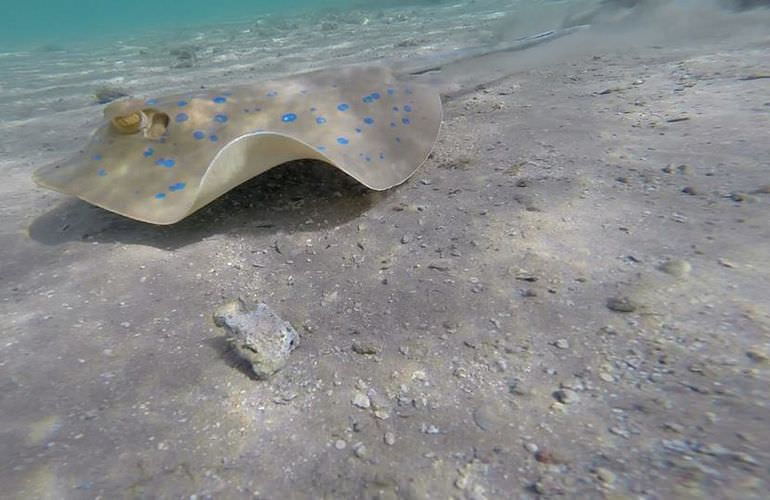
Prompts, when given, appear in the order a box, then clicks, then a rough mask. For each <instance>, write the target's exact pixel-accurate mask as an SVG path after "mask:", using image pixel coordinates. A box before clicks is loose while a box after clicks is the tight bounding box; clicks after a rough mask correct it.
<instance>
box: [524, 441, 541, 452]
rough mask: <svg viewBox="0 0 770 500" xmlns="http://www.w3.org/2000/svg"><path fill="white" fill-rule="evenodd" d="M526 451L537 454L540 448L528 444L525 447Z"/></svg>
mask: <svg viewBox="0 0 770 500" xmlns="http://www.w3.org/2000/svg"><path fill="white" fill-rule="evenodd" d="M524 449H525V450H527V451H528V452H530V453H537V452H538V451H539V450H540V448H538V446H537V445H536V444H535V443H527V444H525V445H524Z"/></svg>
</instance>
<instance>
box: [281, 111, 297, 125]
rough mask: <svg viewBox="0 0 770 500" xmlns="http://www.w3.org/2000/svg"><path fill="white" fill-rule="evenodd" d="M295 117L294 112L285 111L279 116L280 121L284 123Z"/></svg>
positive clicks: (291, 120)
mask: <svg viewBox="0 0 770 500" xmlns="http://www.w3.org/2000/svg"><path fill="white" fill-rule="evenodd" d="M296 119H297V115H295V114H294V113H286V114H285V115H283V116H282V117H281V121H282V122H284V123H289V122H293V121H294V120H296Z"/></svg>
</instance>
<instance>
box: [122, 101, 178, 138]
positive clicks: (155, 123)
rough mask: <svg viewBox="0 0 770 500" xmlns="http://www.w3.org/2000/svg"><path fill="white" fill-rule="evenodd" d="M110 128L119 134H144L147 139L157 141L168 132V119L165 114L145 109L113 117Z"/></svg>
mask: <svg viewBox="0 0 770 500" xmlns="http://www.w3.org/2000/svg"><path fill="white" fill-rule="evenodd" d="M111 122H112V126H113V127H114V128H115V130H116V131H117V132H118V133H120V134H125V135H130V134H136V133H138V132H144V136H145V137H147V138H148V139H158V138H160V137H161V136H162V135H163V134H165V133H166V130H168V124H169V122H170V119H169V117H168V115H167V114H166V113H163V112H160V111H158V110H156V109H152V108H147V109H143V110H141V111H134V112H133V113H129V114H127V115H120V116H116V117H114V118H113V119H112V120H111Z"/></svg>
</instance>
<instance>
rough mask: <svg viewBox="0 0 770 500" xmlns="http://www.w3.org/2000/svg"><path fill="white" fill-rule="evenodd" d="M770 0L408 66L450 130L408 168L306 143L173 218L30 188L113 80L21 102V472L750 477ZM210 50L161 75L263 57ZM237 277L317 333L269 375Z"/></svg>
mask: <svg viewBox="0 0 770 500" xmlns="http://www.w3.org/2000/svg"><path fill="white" fill-rule="evenodd" d="M490 9H491V7H490ZM409 12H411V11H407V13H406V14H404V15H405V16H407V18H408V15H409ZM480 12H481V14H484V15H485V16H487V17H488V18H489V19H497V18H498V17H499V16H497V17H496V15H495V14H494V12H495V11H494V10H490V11H489V12H486V11H480ZM481 14H479V15H481ZM749 14H750V15H749ZM764 14H765V12H764V11H761V12H754V13H747V14H744V15H738V14H713V16H712V17H708V16H706V15H705V14H704V15H703V17H702V18H699V19H700V20H701V21H702V23H701V24H700V26H701V28H702V27H703V26H706V27H707V28H708V29H696V28H698V26H695V25H693V24H692V23H683V22H679V21H677V20H675V19H671V20H670V21H671V22H670V23H668V24H666V23H663V24H658V25H656V27H655V28H651V27H644V26H641V25H640V26H636V27H635V28H633V29H630V28H629V25H622V28H623V29H622V30H621V29H618V27H617V26H615V27H613V26H609V27H602V26H596V27H594V28H592V29H589V30H584V31H581V32H578V33H575V34H573V35H570V36H568V37H564V38H560V39H558V40H554V41H552V42H551V43H548V44H544V45H540V46H537V47H533V48H531V49H527V50H526V51H519V52H505V53H498V54H494V55H490V56H485V57H475V58H472V59H468V60H463V61H459V62H454V63H451V64H447V65H444V66H443V67H442V69H441V71H439V72H433V73H431V74H428V75H423V77H422V78H428V79H431V80H432V81H435V82H436V84H437V85H440V86H441V90H442V92H443V94H444V95H445V123H444V126H443V129H442V133H441V135H440V138H439V141H438V143H437V145H436V148H435V150H434V153H433V154H432V155H431V158H430V159H429V160H428V161H427V162H426V164H424V165H423V166H422V168H421V169H420V170H419V171H418V172H417V174H416V175H415V176H414V177H413V178H412V179H411V180H410V181H408V182H407V183H405V184H404V185H402V186H400V187H398V188H395V189H392V190H390V191H387V192H382V193H377V192H371V191H368V190H366V189H364V188H362V187H361V186H359V185H357V184H356V183H355V182H353V181H351V180H349V179H348V178H346V177H345V176H344V175H343V174H341V173H337V172H334V171H332V170H331V169H327V168H325V167H324V166H322V165H318V164H315V163H308V162H296V163H293V164H290V165H286V166H282V167H279V168H277V169H274V170H272V171H270V172H268V173H266V174H264V175H262V176H260V177H258V178H256V179H254V180H252V181H250V182H248V183H246V184H245V185H243V186H241V187H239V188H237V189H236V190H234V191H232V192H231V193H230V194H228V195H227V196H225V197H223V198H221V199H219V200H217V201H216V202H214V203H213V204H211V205H210V206H208V207H206V208H204V209H203V210H201V211H200V212H198V213H196V214H194V215H193V216H191V217H189V218H188V219H186V220H184V221H182V222H181V223H179V224H176V225H173V226H169V227H155V226H150V225H146V224H142V223H138V222H134V221H131V220H128V219H125V218H122V217H120V216H117V215H114V214H111V213H109V212H106V211H104V210H101V209H98V208H95V207H92V206H90V205H88V204H85V203H83V202H80V201H78V200H74V199H71V198H67V197H64V196H60V195H58V194H55V193H50V192H47V191H44V190H41V189H38V188H35V187H34V186H33V185H32V183H31V180H30V173H31V169H32V168H33V167H34V166H36V165H39V164H42V163H47V162H52V161H56V160H57V159H59V158H61V157H62V156H66V154H68V153H69V152H71V151H75V150H76V149H77V148H79V147H80V146H81V145H82V143H83V140H84V138H85V137H86V136H87V134H88V133H89V132H90V128H91V126H92V125H93V123H94V118H95V116H96V115H97V114H98V112H99V108H98V107H95V106H92V105H86V103H85V102H82V103H80V104H78V102H80V101H78V99H85V97H83V95H85V94H83V92H84V91H73V92H72V94H71V95H70V94H66V95H62V96H59V97H56V96H55V94H56V92H60V91H61V89H59V90H57V89H56V88H52V89H50V92H51V93H53V94H54V97H52V99H51V101H50V102H49V101H46V104H41V107H40V109H39V110H37V111H35V110H33V109H32V107H30V106H27V107H24V106H21V105H19V107H17V108H15V109H16V110H17V111H15V113H16V117H15V118H14V119H13V120H10V119H6V121H5V122H4V123H3V125H2V126H3V132H4V141H3V143H2V144H0V146H1V147H2V151H3V157H2V164H1V165H2V169H3V173H4V175H5V181H4V183H3V184H2V186H0V190H1V191H0V192H1V193H2V198H1V199H2V203H0V255H1V256H2V260H1V262H2V268H1V269H0V285H1V286H0V314H1V315H2V318H3V319H2V323H3V328H2V338H1V339H0V340H2V342H0V389H1V390H0V409H1V411H0V424H1V425H0V449H2V450H3V452H2V459H1V462H0V484H3V488H4V495H8V496H10V497H15V498H115V497H127V498H382V499H385V498H409V499H422V498H441V499H443V498H469V499H484V498H533V497H537V496H543V497H555V496H564V497H569V498H618V499H620V498H650V499H658V498H660V499H663V498H764V497H765V493H763V492H766V490H767V488H768V481H769V479H768V478H770V474H769V472H770V470H769V467H770V444H769V443H768V440H767V436H768V434H770V426H769V425H768V419H767V416H768V409H767V405H768V393H767V387H768V381H770V377H769V375H770V363H769V362H768V356H769V355H770V345H769V337H768V336H769V335H770V293H769V292H770V272H769V271H768V263H770V219H768V205H769V204H770V140H768V130H770V84H769V83H770V79H768V77H770V34H769V33H768V31H767V29H766V28H764V26H767V24H763V22H764V21H763V19H762V18H761V15H764ZM394 15H395V14H394ZM453 18H454V17H453ZM485 19H486V18H485ZM752 19H753V21H752ZM330 22H331V21H330ZM403 22H407V21H403ZM736 23H737V24H736ZM736 26H740V27H742V29H734V28H735V27H736ZM289 28H290V29H295V28H292V27H291V26H290V27H289ZM296 29H299V30H300V32H301V27H299V28H296ZM329 29H330V32H331V33H337V32H338V31H334V30H332V28H329ZM222 30H225V28H222ZM335 30H341V28H339V27H337V28H335ZM492 31H493V30H492ZM492 31H490V32H492ZM382 32H383V33H384V34H387V35H388V36H392V34H391V33H390V32H389V31H388V30H387V29H385V28H383V29H382ZM335 36H336V35H335ZM339 36H340V39H341V40H342V39H344V36H343V35H339ZM383 36H385V35H383ZM462 36H463V37H466V38H464V39H463V40H464V41H465V42H467V43H466V44H465V46H471V45H474V44H475V43H476V42H477V40H471V39H470V38H467V34H463V35H462ZM400 37H401V39H404V40H406V39H410V40H413V42H409V43H413V44H417V45H416V46H419V45H420V44H423V45H426V42H420V41H419V40H420V38H421V37H420V36H418V35H417V34H415V35H414V36H411V37H409V36H407V37H404V36H403V35H400ZM426 37H427V38H430V35H426ZM427 38H426V39H427ZM340 43H342V42H340ZM388 43H390V45H389V46H391V47H392V46H393V43H397V42H388ZM384 46H385V45H383V47H384ZM408 46H409V44H406V45H405V47H403V48H404V50H418V49H415V48H414V46H413V47H412V49H409V48H408ZM196 50H197V51H198V52H201V51H205V50H209V49H196ZM383 50H384V49H383ZM421 50H422V49H421ZM431 50H433V49H424V51H425V53H427V54H430V53H432V52H431ZM164 53H165V54H168V51H166V52H164ZM50 57H53V56H50ZM137 57H139V56H137ZM158 57H160V56H158ZM164 57H167V56H164ZM195 57H196V58H197V59H196V60H195V61H196V62H195V64H194V65H193V66H191V67H189V68H178V69H177V70H178V72H172V73H170V74H168V75H167V76H166V77H161V76H158V77H157V78H158V79H159V80H158V81H162V83H163V85H161V84H158V85H157V88H159V89H163V90H165V89H176V88H177V87H178V86H180V85H181V84H187V83H190V82H193V81H196V78H197V81H206V82H207V84H211V83H212V82H215V81H222V80H224V81H227V82H228V83H235V82H238V81H244V80H245V79H246V78H247V77H246V76H244V74H243V73H242V72H238V71H237V70H235V69H233V68H232V67H229V66H228V67H227V68H225V69H222V67H220V66H217V64H219V63H217V64H215V63H213V62H211V61H209V62H201V61H200V57H201V56H200V55H196V56H195ZM244 57H245V56H244ZM329 57H333V56H331V55H330V56H329ZM276 58H277V59H276V60H280V57H278V56H276ZM340 62H357V61H354V60H351V61H348V60H347V59H345V57H342V56H341V59H340ZM178 63H179V61H176V62H175V61H170V62H169V61H165V62H164V63H163V64H164V65H165V66H163V67H164V68H166V69H165V70H166V71H167V70H168V66H169V64H178ZM281 64H285V65H287V66H286V67H285V69H287V70H296V69H298V68H300V67H302V68H304V66H303V65H302V64H301V61H298V62H297V63H296V67H295V66H292V65H291V64H292V63H291V59H289V60H288V61H285V62H283V63H281ZM160 67H161V63H158V68H160ZM116 71H119V70H116ZM227 71H230V72H232V73H231V74H230V75H229V80H227V77H228V75H226V74H224V72H227ZM174 75H176V76H174ZM144 78H145V76H141V77H140V76H139V75H136V81H137V82H140V81H143V79H144ZM146 78H147V79H149V80H151V79H152V78H154V77H152V76H146ZM96 81H97V80H88V82H96ZM156 83H157V82H156ZM4 85H5V88H8V87H9V85H10V84H9V82H8V81H6V82H4ZM78 85H81V84H78ZM88 85H91V83H88ZM88 85H86V84H82V85H81V87H85V86H88ZM132 85H133V84H132ZM132 85H129V87H131V86H132ZM137 85H138V86H139V87H141V88H142V89H145V90H144V91H146V92H149V84H147V83H141V84H139V83H137ZM142 85H145V87H142ZM68 96H69V97H68ZM19 99H21V97H19ZM25 99H28V101H27V104H29V103H30V102H32V101H34V97H29V96H28V97H25ZM57 99H61V100H57ZM57 103H58V104H57ZM57 105H58V106H61V107H62V109H60V110H58V111H57V109H56V108H55V107H56V106H57ZM9 106H10V104H9ZM7 109H10V107H9V108H7ZM25 110H27V111H25ZM7 116H10V115H7ZM238 296H240V297H243V298H244V299H246V300H249V301H263V302H266V303H268V304H270V306H271V307H272V308H273V309H274V310H275V311H277V312H278V313H279V314H280V315H281V316H282V317H283V318H284V319H286V320H288V321H290V322H291V323H292V324H293V325H294V326H295V328H296V329H297V330H298V331H299V333H300V335H301V336H302V343H301V346H300V348H299V349H297V350H296V351H295V352H294V353H293V354H292V355H291V357H290V360H289V364H288V366H287V367H286V368H285V369H284V370H282V371H280V372H279V373H278V374H277V375H276V376H275V377H273V378H272V379H271V380H270V381H267V382H263V381H255V380H253V377H251V376H250V374H249V371H248V368H247V367H245V366H244V365H243V363H242V362H240V361H239V360H238V359H237V358H235V357H234V356H233V353H232V351H230V350H229V347H228V345H227V343H226V342H224V341H223V338H222V336H221V332H220V331H219V330H218V329H217V328H215V326H214V325H213V323H212V320H211V313H212V312H213V311H214V309H215V308H216V307H217V306H218V305H220V304H221V303H223V302H225V301H226V300H229V299H231V298H234V297H238ZM354 403H355V404H354Z"/></svg>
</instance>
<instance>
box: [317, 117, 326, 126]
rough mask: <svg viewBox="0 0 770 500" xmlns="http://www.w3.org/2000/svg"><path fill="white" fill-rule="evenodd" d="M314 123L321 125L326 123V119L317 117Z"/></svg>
mask: <svg viewBox="0 0 770 500" xmlns="http://www.w3.org/2000/svg"><path fill="white" fill-rule="evenodd" d="M315 122H316V123H317V124H319V125H323V124H324V123H326V118H324V117H323V116H319V117H318V118H316V119H315Z"/></svg>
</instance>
